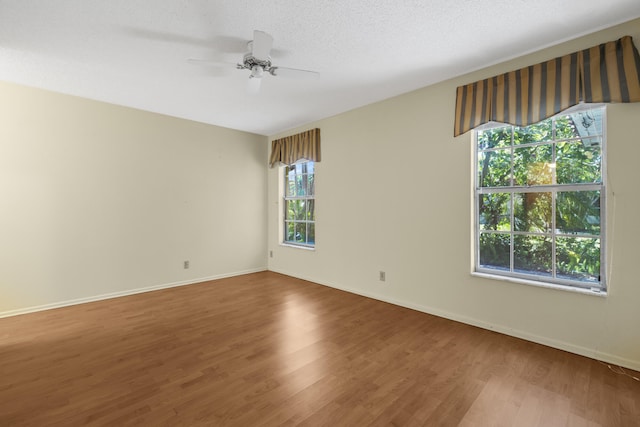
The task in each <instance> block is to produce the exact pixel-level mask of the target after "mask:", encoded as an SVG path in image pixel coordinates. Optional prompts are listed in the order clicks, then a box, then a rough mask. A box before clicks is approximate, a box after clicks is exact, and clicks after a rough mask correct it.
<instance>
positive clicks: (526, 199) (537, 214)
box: [513, 192, 551, 233]
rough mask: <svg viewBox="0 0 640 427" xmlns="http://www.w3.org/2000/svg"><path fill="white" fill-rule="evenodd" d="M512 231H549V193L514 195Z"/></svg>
mask: <svg viewBox="0 0 640 427" xmlns="http://www.w3.org/2000/svg"><path fill="white" fill-rule="evenodd" d="M513 201H514V230H516V231H527V232H536V233H547V232H549V231H550V230H551V193H548V192H547V193H515V194H514V195H513Z"/></svg>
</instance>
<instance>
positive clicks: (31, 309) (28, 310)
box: [0, 268, 266, 319]
mask: <svg viewBox="0 0 640 427" xmlns="http://www.w3.org/2000/svg"><path fill="white" fill-rule="evenodd" d="M265 270H266V268H257V269H250V270H244V271H236V272H233V273H225V274H218V275H215V276H209V277H201V278H198V279H190V280H185V281H180V282H173V283H165V284H161V285H154V286H147V287H144V288H137V289H129V290H126V291H120V292H111V293H108V294H100V295H95V296H90V297H85V298H77V299H73V300H68V301H60V302H54V303H51V304H44V305H38V306H34V307H26V308H19V309H17V310H9V311H3V312H0V319H1V318H3V317H11V316H18V315H20V314H28V313H35V312H37V311H44V310H51V309H54V308H61V307H68V306H70V305H77V304H84V303H87V302H94V301H101V300H106V299H111V298H118V297H124V296H127V295H134V294H141V293H143V292H151V291H157V290H160V289H167V288H175V287H178V286H185V285H193V284H195V283H201V282H208V281H210V280H217V279H224V278H227V277H234V276H241V275H243V274H250V273H258V272H260V271H265Z"/></svg>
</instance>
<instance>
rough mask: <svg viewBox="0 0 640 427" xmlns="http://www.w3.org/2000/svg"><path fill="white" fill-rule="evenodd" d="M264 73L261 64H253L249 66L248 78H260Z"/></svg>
mask: <svg viewBox="0 0 640 427" xmlns="http://www.w3.org/2000/svg"><path fill="white" fill-rule="evenodd" d="M263 75H264V68H263V67H262V66H261V65H254V66H253V67H251V76H250V78H254V79H261V78H262V76H263Z"/></svg>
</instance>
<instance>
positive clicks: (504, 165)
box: [478, 150, 511, 187]
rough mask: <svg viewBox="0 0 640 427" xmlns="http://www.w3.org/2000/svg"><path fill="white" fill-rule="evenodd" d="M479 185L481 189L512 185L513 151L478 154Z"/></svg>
mask: <svg viewBox="0 0 640 427" xmlns="http://www.w3.org/2000/svg"><path fill="white" fill-rule="evenodd" d="M478 183H479V186H480V187H504V186H507V185H511V150H497V151H486V152H483V153H478Z"/></svg>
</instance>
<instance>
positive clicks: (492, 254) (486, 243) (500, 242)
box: [479, 233, 511, 271]
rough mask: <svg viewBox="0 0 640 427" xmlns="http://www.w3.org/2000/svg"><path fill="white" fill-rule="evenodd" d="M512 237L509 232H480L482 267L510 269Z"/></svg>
mask: <svg viewBox="0 0 640 427" xmlns="http://www.w3.org/2000/svg"><path fill="white" fill-rule="evenodd" d="M510 240H511V239H510V237H509V235H508V234H497V233H496V234H494V233H481V234H480V242H479V243H480V245H479V246H480V267H484V268H496V269H499V270H507V271H509V270H510V268H511V267H510V265H511V262H510V261H509V259H510V256H511V255H510Z"/></svg>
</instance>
